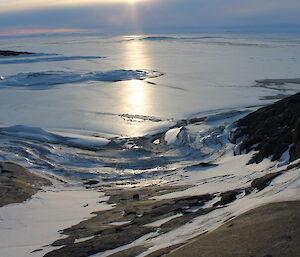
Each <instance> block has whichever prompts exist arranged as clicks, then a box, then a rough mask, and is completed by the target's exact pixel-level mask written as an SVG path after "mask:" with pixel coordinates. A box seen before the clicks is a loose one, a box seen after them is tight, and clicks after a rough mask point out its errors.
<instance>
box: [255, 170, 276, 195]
mask: <svg viewBox="0 0 300 257" xmlns="http://www.w3.org/2000/svg"><path fill="white" fill-rule="evenodd" d="M281 174H282V172H275V173H270V174H267V175H265V176H263V177H261V178H257V179H254V180H253V181H252V183H251V186H252V187H253V188H256V189H258V190H259V191H261V190H263V189H264V188H266V187H267V186H268V185H269V184H270V183H271V182H272V180H273V179H274V178H276V177H278V176H280V175H281Z"/></svg>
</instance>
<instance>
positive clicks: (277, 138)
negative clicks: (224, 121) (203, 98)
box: [232, 93, 300, 164]
mask: <svg viewBox="0 0 300 257" xmlns="http://www.w3.org/2000/svg"><path fill="white" fill-rule="evenodd" d="M236 126H237V129H236V131H235V132H234V134H233V136H232V139H233V142H234V143H237V140H238V139H239V138H241V139H242V142H241V145H240V150H241V151H242V152H246V153H248V152H250V151H251V150H256V151H258V152H257V153H256V154H254V155H253V157H252V159H251V160H250V162H249V164H251V163H260V162H261V161H262V160H263V159H264V158H267V157H270V156H271V157H272V160H273V161H275V160H279V159H280V158H281V156H282V154H283V153H284V152H285V151H287V150H288V147H289V145H291V144H292V148H291V149H290V161H294V160H296V159H298V158H300V93H297V94H295V95H293V96H290V97H287V98H285V99H282V100H280V101H278V102H276V103H274V104H272V105H269V106H266V107H263V108H260V109H258V110H257V111H255V112H253V113H250V114H249V115H247V116H246V117H244V118H242V119H240V120H239V121H237V122H236Z"/></svg>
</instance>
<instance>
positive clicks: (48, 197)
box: [0, 187, 113, 257]
mask: <svg viewBox="0 0 300 257" xmlns="http://www.w3.org/2000/svg"><path fill="white" fill-rule="evenodd" d="M45 190H47V191H45V192H39V193H37V194H36V195H34V196H33V197H32V199H30V200H28V201H26V202H24V203H21V204H10V205H7V206H4V207H2V208H0V230H1V233H0V256H5V257H20V256H22V257H27V256H28V257H29V256H31V257H32V256H42V255H44V254H45V253H46V252H49V251H51V250H53V249H54V248H53V247H50V246H47V245H49V244H51V243H52V242H54V241H55V240H57V239H59V238H62V236H61V235H60V234H59V232H58V231H59V230H62V229H65V228H68V227H70V226H72V225H75V224H77V223H79V222H80V221H82V220H84V219H87V218H89V217H92V216H93V215H91V214H90V213H91V212H93V211H101V210H109V209H111V208H113V207H112V206H110V205H108V204H105V203H98V202H99V201H104V200H107V197H104V194H103V193H99V192H96V191H88V190H83V189H82V188H65V187H64V188H61V189H58V188H56V189H54V188H45ZM36 249H42V251H38V252H35V253H30V252H32V251H34V250H36Z"/></svg>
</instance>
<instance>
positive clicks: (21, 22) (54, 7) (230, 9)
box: [0, 0, 300, 36]
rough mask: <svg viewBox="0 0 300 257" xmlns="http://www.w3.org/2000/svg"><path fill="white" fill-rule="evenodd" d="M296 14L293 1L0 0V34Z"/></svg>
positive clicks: (221, 24) (220, 22) (265, 20)
mask: <svg viewBox="0 0 300 257" xmlns="http://www.w3.org/2000/svg"><path fill="white" fill-rule="evenodd" d="M299 13H300V1H299V0H26V1H24V0H0V36H6V35H27V34H41V33H101V34H128V33H130V34H133V33H176V32H178V33H184V32H186V33H191V32H202V31H203V30H205V29H206V30H207V29H209V28H224V29H225V27H226V28H227V27H243V26H245V27H259V26H266V27H271V26H272V27H276V26H278V28H281V29H286V27H282V26H283V25H293V26H294V27H295V26H296V27H299V26H300V15H299ZM279 25H280V26H279Z"/></svg>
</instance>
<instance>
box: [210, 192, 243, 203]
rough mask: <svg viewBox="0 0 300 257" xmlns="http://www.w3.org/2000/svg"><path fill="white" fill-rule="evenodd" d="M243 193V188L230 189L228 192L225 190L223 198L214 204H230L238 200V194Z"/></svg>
mask: <svg viewBox="0 0 300 257" xmlns="http://www.w3.org/2000/svg"><path fill="white" fill-rule="evenodd" d="M240 193H241V190H240V189H237V190H231V191H228V192H225V193H222V194H221V200H220V201H218V202H216V203H214V206H218V205H220V206H223V205H225V204H229V203H232V202H233V201H235V200H236V196H237V195H238V194H240Z"/></svg>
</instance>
